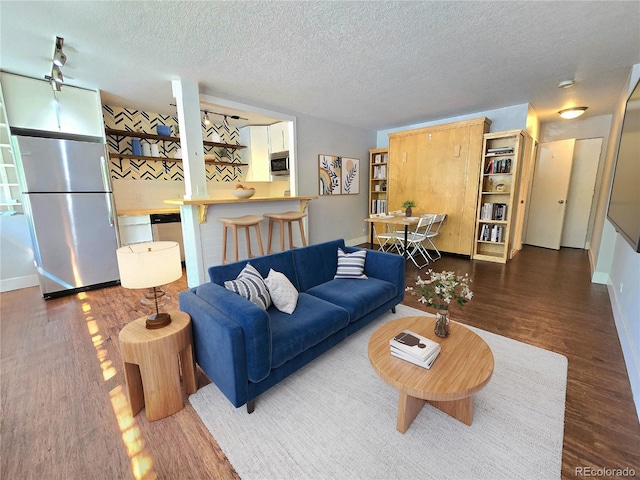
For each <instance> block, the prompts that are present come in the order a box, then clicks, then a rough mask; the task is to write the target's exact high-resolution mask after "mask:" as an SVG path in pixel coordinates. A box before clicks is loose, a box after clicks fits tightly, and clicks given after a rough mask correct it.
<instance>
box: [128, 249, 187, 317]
mask: <svg viewBox="0 0 640 480" xmlns="http://www.w3.org/2000/svg"><path fill="white" fill-rule="evenodd" d="M116 257H117V259H118V270H119V271H120V284H121V285H122V286H123V287H124V288H133V289H135V288H153V289H154V293H155V289H156V288H157V287H159V286H161V285H165V284H167V283H171V282H174V281H176V280H178V279H179V278H180V277H182V263H181V262H180V247H179V246H178V242H143V243H134V244H131V245H127V246H126V247H121V248H119V249H118V250H116ZM154 296H155V295H154ZM155 303H156V313H154V314H152V315H149V317H148V318H147V322H146V326H147V328H149V329H154V328H162V327H164V326H165V325H169V324H170V323H171V316H170V315H169V314H168V313H164V312H163V313H160V312H158V301H157V297H156V302H155Z"/></svg>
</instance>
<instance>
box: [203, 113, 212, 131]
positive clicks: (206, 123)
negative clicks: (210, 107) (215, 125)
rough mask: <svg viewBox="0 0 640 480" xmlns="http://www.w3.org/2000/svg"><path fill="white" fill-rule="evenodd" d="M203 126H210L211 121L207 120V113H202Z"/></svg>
mask: <svg viewBox="0 0 640 480" xmlns="http://www.w3.org/2000/svg"><path fill="white" fill-rule="evenodd" d="M204 124H205V125H206V126H207V127H208V126H209V125H211V119H210V118H209V112H207V111H205V112H204Z"/></svg>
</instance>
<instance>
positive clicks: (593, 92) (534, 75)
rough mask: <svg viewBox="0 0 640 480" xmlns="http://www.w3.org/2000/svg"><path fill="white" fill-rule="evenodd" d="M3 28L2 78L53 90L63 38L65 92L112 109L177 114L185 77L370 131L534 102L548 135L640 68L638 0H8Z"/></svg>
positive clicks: (608, 102)
mask: <svg viewBox="0 0 640 480" xmlns="http://www.w3.org/2000/svg"><path fill="white" fill-rule="evenodd" d="M0 21H1V24H0V42H1V44H0V45H1V47H0V48H1V50H0V68H2V69H3V70H5V71H9V72H14V73H19V74H23V75H28V76H32V77H37V78H42V77H43V76H44V75H46V74H48V73H50V69H51V57H52V53H53V45H54V40H55V37H56V36H60V37H63V38H64V42H65V43H64V51H65V53H66V54H67V57H68V60H67V64H66V65H65V66H64V68H63V73H64V75H65V79H66V83H68V84H69V85H77V86H81V87H87V88H96V89H100V90H101V91H102V92H103V101H105V102H106V103H110V104H113V105H120V106H127V107H131V108H141V109H145V110H147V111H152V112H159V113H173V112H175V109H174V108H173V107H170V104H171V103H175V101H174V99H173V98H172V95H171V80H172V79H175V78H179V77H182V78H184V79H188V80H190V81H196V82H198V83H199V86H200V92H201V93H202V94H208V95H213V96H216V95H229V96H232V97H233V98H235V99H243V100H246V101H247V102H248V103H252V104H256V103H257V104H260V105H268V106H272V107H273V109H274V110H276V111H284V112H292V113H294V112H301V113H305V114H308V115H313V116H316V117H320V118H326V119H332V120H335V121H337V122H341V123H345V124H348V125H354V126H359V127H362V128H366V129H371V130H381V129H386V128H391V127H395V126H403V125H410V124H415V123H420V122H427V121H433V120H438V119H444V118H450V117H454V116H458V115H465V114H471V113H475V112H481V111H484V110H490V109H495V108H500V107H506V106H510V105H518V104H523V103H530V104H531V105H532V106H533V108H534V110H535V111H536V113H537V114H538V116H539V118H540V120H541V121H542V122H543V123H544V122H547V121H557V120H559V117H558V115H557V111H558V110H560V109H561V108H564V107H567V106H571V105H584V106H588V107H589V110H588V111H587V114H586V115H585V117H583V118H586V117H587V116H596V115H604V114H610V113H612V112H613V110H614V107H615V105H616V101H617V99H618V96H619V95H620V92H621V91H622V89H623V86H624V83H625V81H626V80H627V77H628V74H629V70H630V67H631V66H632V65H634V64H637V63H640V2H637V1H631V2H620V1H602V2H569V1H562V2H555V1H547V2H533V1H528V2H503V1H491V2H454V1H446V2H439V1H426V2H424V1H421V2H387V1H376V2H370V1H361V2H344V1H334V2H326V1H322V2H316V1H312V2H274V1H271V2H221V1H200V2H192V1H181V2H121V1H80V2H76V1H68V2H52V1H46V2H27V1H18V2H13V1H6V0H3V1H2V2H0ZM571 78H575V80H576V85H575V86H574V87H573V88H570V89H559V88H557V84H558V83H559V82H560V81H562V80H566V79H571ZM220 111H221V112H222V113H226V111H224V110H220ZM235 114H238V115H240V116H245V117H247V116H248V115H251V112H238V111H236V112H235ZM262 120H263V121H265V120H264V119H262ZM268 120H270V119H267V120H266V121H267V123H268ZM232 123H233V122H232Z"/></svg>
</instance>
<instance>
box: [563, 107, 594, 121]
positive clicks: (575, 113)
mask: <svg viewBox="0 0 640 480" xmlns="http://www.w3.org/2000/svg"><path fill="white" fill-rule="evenodd" d="M587 108H588V107H571V108H565V109H564V110H560V111H559V112H558V113H559V114H560V116H561V117H562V118H566V119H572V118H578V117H579V116H580V115H582V114H583V113H584V112H586V111H587Z"/></svg>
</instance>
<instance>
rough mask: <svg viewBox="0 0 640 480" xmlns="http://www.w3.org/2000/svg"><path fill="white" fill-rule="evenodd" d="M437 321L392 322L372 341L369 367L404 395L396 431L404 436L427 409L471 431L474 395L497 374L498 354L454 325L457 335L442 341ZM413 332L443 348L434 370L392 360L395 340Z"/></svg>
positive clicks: (405, 320)
mask: <svg viewBox="0 0 640 480" xmlns="http://www.w3.org/2000/svg"><path fill="white" fill-rule="evenodd" d="M434 326H435V318H434V317H427V316H422V317H404V318H399V319H397V320H392V321H391V322H387V323H385V324H384V325H382V326H381V327H380V328H378V329H377V330H376V331H375V332H373V335H371V338H370V339H369V361H370V362H371V365H372V366H373V369H374V370H375V371H376V373H377V374H378V375H379V376H380V377H381V378H382V379H383V380H384V381H385V382H387V383H388V384H389V385H391V386H392V387H394V388H397V389H398V390H399V391H400V400H399V403H398V421H397V425H396V428H397V429H398V430H399V431H400V432H402V433H404V432H406V431H407V429H408V428H409V426H410V425H411V423H412V422H413V420H414V419H415V418H416V416H417V415H418V413H420V410H422V407H423V406H424V404H425V403H427V402H428V403H430V404H431V405H433V406H434V407H436V408H438V409H440V410H442V411H443V412H445V413H446V414H448V415H451V416H452V417H454V418H456V419H458V420H460V421H461V422H463V423H465V424H467V425H471V422H472V421H473V398H472V396H473V394H474V393H476V392H478V391H479V390H481V389H482V387H484V386H485V385H486V384H487V383H489V380H490V379H491V375H492V374H493V353H492V352H491V349H490V348H489V346H488V345H487V344H486V343H485V341H484V340H482V338H480V337H479V336H478V335H477V334H476V333H474V332H472V331H471V330H469V329H468V328H466V327H463V326H462V325H460V324H458V323H453V322H452V323H451V324H450V327H451V333H450V334H449V336H448V337H447V338H440V337H438V336H437V335H436V334H435V333H434V332H433V330H434ZM403 330H411V331H413V332H415V333H418V334H420V335H422V336H424V337H427V338H429V339H431V340H433V341H435V342H438V343H439V344H440V354H439V355H438V358H437V359H436V361H435V362H434V363H433V365H432V366H431V368H430V369H429V370H427V369H425V368H422V367H419V366H416V365H413V364H412V363H409V362H406V361H404V360H401V359H399V358H396V357H393V356H391V351H390V346H389V340H391V339H392V338H393V337H395V336H396V335H397V334H398V333H400V332H402V331H403Z"/></svg>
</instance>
